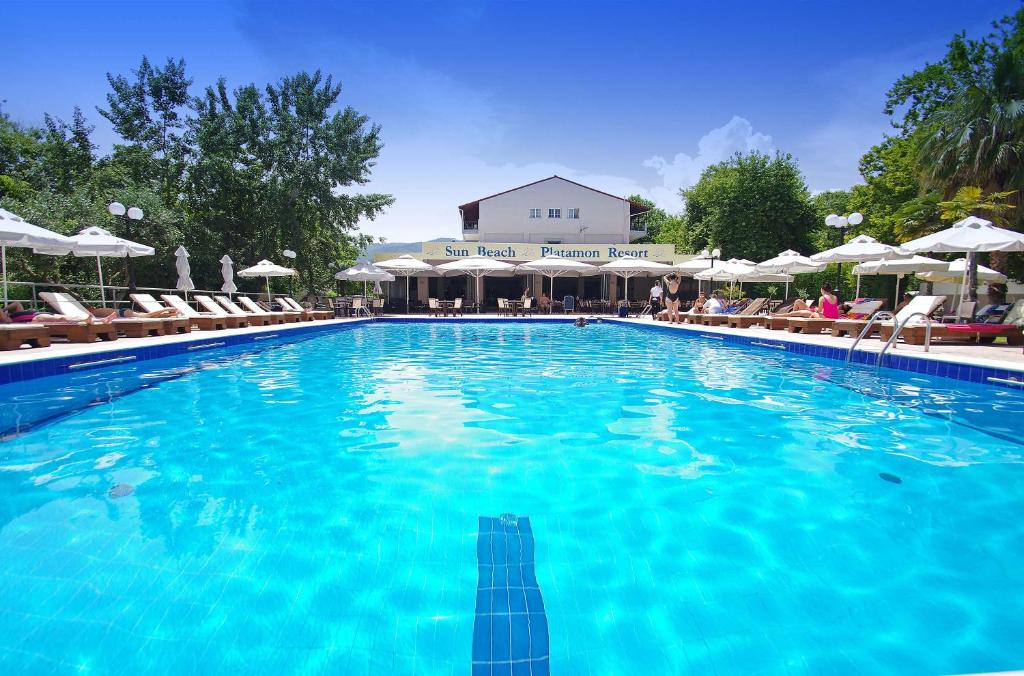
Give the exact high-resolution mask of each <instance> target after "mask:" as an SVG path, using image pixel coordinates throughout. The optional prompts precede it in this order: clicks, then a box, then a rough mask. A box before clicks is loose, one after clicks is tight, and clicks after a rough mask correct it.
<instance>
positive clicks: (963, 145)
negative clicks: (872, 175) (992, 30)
mask: <svg viewBox="0 0 1024 676" xmlns="http://www.w3.org/2000/svg"><path fill="white" fill-rule="evenodd" d="M1005 24H1006V25H1011V26H1012V27H1013V31H1012V32H1010V31H1005V30H1004V33H1003V43H1002V45H995V44H992V43H973V44H965V43H963V42H959V43H955V44H959V45H960V47H961V48H962V49H961V50H952V51H951V55H954V56H957V57H958V58H955V59H952V65H953V67H954V69H955V70H956V72H957V76H958V77H957V78H956V79H955V82H956V84H955V85H954V86H953V87H951V88H950V91H949V92H948V94H947V95H946V96H945V97H943V101H942V102H941V104H940V105H938V106H936V108H935V109H934V110H933V111H931V114H930V115H928V116H927V118H926V119H925V120H923V122H922V124H921V126H920V128H919V129H918V130H917V132H916V133H917V134H918V135H919V138H920V139H921V143H920V153H919V157H918V160H919V162H920V164H921V166H922V167H923V169H924V171H925V179H926V183H928V184H931V185H933V186H935V187H937V188H939V189H940V190H942V192H943V193H944V194H945V196H947V197H948V199H947V201H946V202H941V203H940V204H939V206H940V208H941V209H942V211H943V215H945V214H946V213H949V214H954V213H957V214H964V215H970V214H971V213H974V212H975V211H979V212H982V214H984V215H986V216H991V217H995V218H992V219H991V220H997V219H1000V217H1001V216H1002V215H1003V214H1005V213H1006V211H1007V210H1008V209H1010V208H1013V205H1012V204H1009V203H1008V200H1009V199H1013V200H1018V199H1019V198H1020V195H1019V193H1018V191H1017V186H1020V185H1024V49H1022V48H1021V46H1020V45H1019V44H1018V42H1019V41H1020V36H1021V34H1022V33H1024V10H1021V11H1019V12H1017V14H1016V15H1015V16H1014V17H1013V19H1010V20H1007V21H1006V22H1005ZM971 51H973V52H974V56H976V57H978V58H971V56H970V55H969V52H971ZM977 186H981V187H977ZM965 191H966V192H965ZM986 194H987V197H984V196H985V195H986ZM954 220H955V219H954ZM1015 220H1017V221H1018V223H1019V217H1018V219H1015ZM1004 223H1005V221H1004ZM1007 225H1009V224H1007ZM1004 256H1005V255H1004ZM994 258H996V259H997V260H993V261H992V263H993V265H996V266H999V267H1001V268H1002V269H1005V268H1006V261H1005V257H1004V258H1003V259H1002V260H999V257H994ZM968 263H969V268H968V280H969V283H970V284H971V287H970V294H971V298H972V299H974V298H975V296H976V295H977V290H976V285H975V284H974V283H973V282H974V279H975V278H976V275H977V261H976V259H975V256H973V255H968Z"/></svg>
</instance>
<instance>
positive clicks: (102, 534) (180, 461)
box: [0, 322, 1024, 674]
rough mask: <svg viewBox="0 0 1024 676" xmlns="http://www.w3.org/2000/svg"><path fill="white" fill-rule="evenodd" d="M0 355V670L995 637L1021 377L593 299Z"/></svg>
mask: <svg viewBox="0 0 1024 676" xmlns="http://www.w3.org/2000/svg"><path fill="white" fill-rule="evenodd" d="M211 352H212V351H210V352H207V353H204V354H198V355H192V356H191V357H188V358H185V357H175V358H170V359H161V360H153V361H148V362H140V363H138V364H129V365H122V366H115V367H112V368H109V369H99V370H91V371H87V372H84V373H81V374H77V375H76V376H74V377H73V378H68V377H63V376H62V377H59V378H45V379H39V380H34V381H28V382H24V383H18V384H16V385H4V386H0V402H2V408H0V414H2V415H0V425H2V426H3V428H4V429H5V430H6V435H7V436H6V438H5V440H4V441H3V442H2V445H0V482H2V483H0V494H2V496H3V498H2V501H0V505H2V506H0V599H2V603H0V671H2V672H3V673H12V672H24V671H30V672H43V673H46V672H67V671H72V670H81V671H85V672H91V673H139V672H149V673H152V672H159V673H180V672H186V671H198V672H209V673H222V672H226V671H247V672H251V671H260V672H267V673H291V672H302V673H320V672H332V673H338V672H342V673H375V674H379V673H414V672H416V673H445V674H447V673H452V674H463V673H469V672H471V671H472V672H473V673H495V674H498V673H502V674H508V673H516V674H519V673H534V674H543V673H549V671H550V672H551V673H556V674H567V673H585V674H589V673H593V674H622V673H637V672H645V671H646V672H648V673H658V674H662V673H680V672H686V671H689V672H692V673H718V674H733V673H736V674H739V673H743V674H747V673H767V674H774V673H808V674H811V673H814V674H817V673H849V672H860V673H865V672H868V673H872V672H874V673H881V672H901V673H951V672H958V671H959V672H962V671H984V670H998V669H1010V668H1019V667H1020V666H1021V664H1022V660H1024V658H1022V657H1021V651H1020V645H1021V642H1020V637H1021V636H1022V635H1024V617H1022V614H1021V613H1020V612H1019V608H1020V607H1021V606H1022V605H1024V570H1022V568H1021V566H1020V561H1021V560H1022V558H1024V519H1021V514H1022V510H1021V507H1022V504H1021V497H1020V496H1021V495H1022V493H1024V492H1022V487H1024V470H1022V465H1021V456H1022V451H1024V446H1022V445H1021V443H1020V439H1019V437H1020V430H1021V429H1022V428H1024V425H1022V423H1024V395H1022V393H1021V392H1019V391H1016V390H1012V389H1008V388H998V387H992V386H987V385H980V384H972V383H966V382H961V381H954V380H950V379H943V378H934V377H929V376H921V375H912V374H906V373H898V372H892V371H888V370H882V371H876V370H874V369H870V368H865V367H854V368H852V369H847V368H846V367H844V366H843V365H842V364H841V363H839V362H835V361H826V360H817V359H813V358H798V357H794V356H792V355H788V354H785V353H782V354H779V353H776V352H774V351H769V350H763V349H752V348H744V347H740V346H733V345H724V344H721V343H719V342H715V341H706V340H702V339H700V338H696V337H690V336H683V335H666V334H662V333H658V332H645V331H637V330H635V329H632V328H629V327H624V326H615V325H611V324H592V325H590V326H588V327H586V328H583V329H577V328H574V327H573V326H571V325H568V324H561V323H559V324H551V323H544V324H541V323H538V322H534V323H501V324H498V325H495V324H481V323H465V324H452V323H417V324H414V323H393V324H390V323H374V324H371V325H367V326H363V327H360V328H354V329H350V330H344V331H338V332H337V333H329V334H326V335H324V334H320V335H317V336H315V337H311V338H309V339H308V340H303V341H296V342H292V343H279V344H277V345H273V346H263V347H261V348H259V349H255V348H252V346H238V347H236V348H232V349H231V350H228V351H224V352H221V353H220V354H217V355H214V354H211Z"/></svg>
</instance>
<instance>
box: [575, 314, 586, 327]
mask: <svg viewBox="0 0 1024 676" xmlns="http://www.w3.org/2000/svg"><path fill="white" fill-rule="evenodd" d="M573 324H574V325H575V326H576V328H578V329H582V328H583V327H584V326H586V325H587V318H586V317H577V318H576V321H575V322H573Z"/></svg>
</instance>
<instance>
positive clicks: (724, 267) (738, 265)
mask: <svg viewBox="0 0 1024 676" xmlns="http://www.w3.org/2000/svg"><path fill="white" fill-rule="evenodd" d="M757 275H758V272H757V268H756V267H754V264H753V263H750V262H749V261H742V260H740V259H738V258H730V259H729V260H727V261H718V262H717V263H715V264H714V266H712V267H710V268H708V269H707V270H704V271H703V272H698V273H697V274H695V275H694V276H693V278H694V279H696V280H697V281H707V282H729V285H730V286H732V285H733V284H735V283H736V282H739V281H742V280H743V279H744V278H746V277H755V276H757ZM751 281H753V280H751Z"/></svg>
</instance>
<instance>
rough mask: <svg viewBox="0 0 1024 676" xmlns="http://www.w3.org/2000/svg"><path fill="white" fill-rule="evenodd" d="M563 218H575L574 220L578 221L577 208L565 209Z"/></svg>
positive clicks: (578, 212)
mask: <svg viewBox="0 0 1024 676" xmlns="http://www.w3.org/2000/svg"><path fill="white" fill-rule="evenodd" d="M565 217H566V218H576V219H578V218H579V217H580V210H579V207H577V208H575V209H566V210H565Z"/></svg>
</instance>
